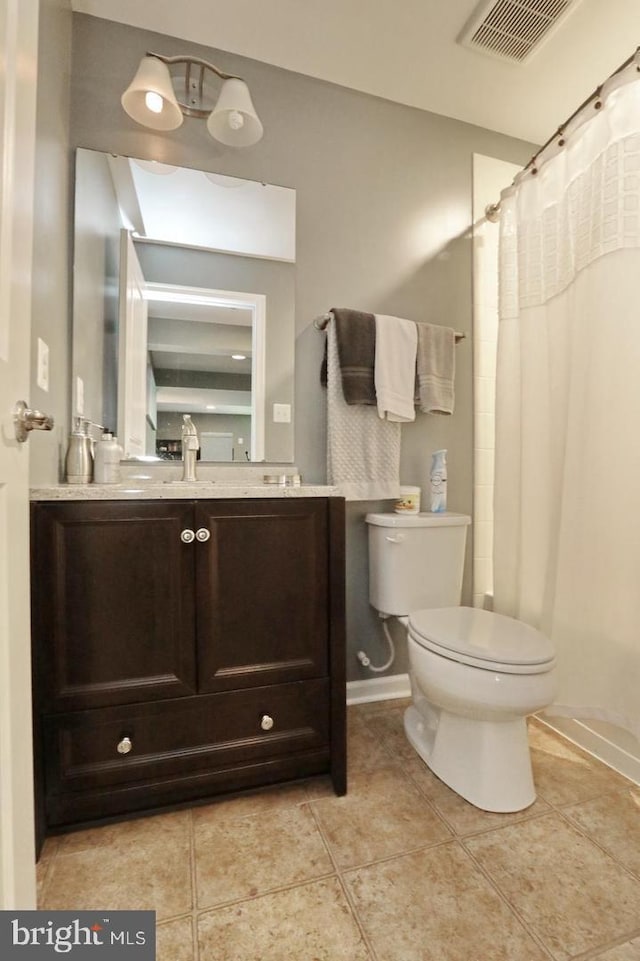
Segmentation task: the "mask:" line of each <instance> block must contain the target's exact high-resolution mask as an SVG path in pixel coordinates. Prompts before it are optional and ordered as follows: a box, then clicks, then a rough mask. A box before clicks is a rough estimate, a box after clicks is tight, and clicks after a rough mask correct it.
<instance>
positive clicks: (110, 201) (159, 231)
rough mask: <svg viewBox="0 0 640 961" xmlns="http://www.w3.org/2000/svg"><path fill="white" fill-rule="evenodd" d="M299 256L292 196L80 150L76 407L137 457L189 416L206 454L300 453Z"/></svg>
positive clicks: (173, 447)
mask: <svg viewBox="0 0 640 961" xmlns="http://www.w3.org/2000/svg"><path fill="white" fill-rule="evenodd" d="M294 259H295V191H293V190H290V189H288V188H283V187H270V186H267V185H264V184H259V183H253V182H250V181H242V180H236V179H235V178H231V177H227V176H222V175H218V174H212V173H206V174H205V173H203V172H200V171H194V170H185V169H181V168H175V167H167V166H166V165H162V164H156V163H150V162H148V161H136V160H130V159H128V158H123V157H114V156H111V155H105V154H100V153H96V152H94V151H89V150H83V149H80V150H78V151H77V157H76V211H75V250H74V325H73V385H72V394H73V410H74V413H82V414H83V416H85V417H87V418H89V419H90V420H92V421H94V422H96V423H100V424H103V425H105V426H107V427H109V428H111V429H114V426H115V428H116V429H117V432H118V437H119V440H120V443H121V444H122V445H123V447H124V450H125V457H126V458H145V459H148V458H151V459H156V458H158V459H161V460H171V459H179V458H180V456H181V450H180V427H181V424H182V414H183V413H190V414H192V417H193V421H194V423H195V424H196V427H197V429H198V432H199V434H200V440H201V452H200V453H201V458H202V459H203V460H215V461H229V460H233V461H241V462H245V461H247V460H252V461H262V460H267V461H279V462H291V461H293V425H292V423H291V418H290V419H289V421H288V422H287V421H285V422H282V421H281V420H279V421H278V422H277V423H274V420H273V405H274V404H279V405H284V410H285V411H287V410H289V411H291V409H292V402H293V351H294V301H293V296H294V270H295V268H294V264H293V261H294ZM279 410H280V411H282V410H283V408H282V407H280V408H279Z"/></svg>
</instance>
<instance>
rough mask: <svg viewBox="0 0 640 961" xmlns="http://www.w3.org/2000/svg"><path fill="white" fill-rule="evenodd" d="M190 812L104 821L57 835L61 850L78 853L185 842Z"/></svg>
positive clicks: (61, 851) (187, 835) (61, 852)
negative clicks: (114, 822) (101, 824)
mask: <svg viewBox="0 0 640 961" xmlns="http://www.w3.org/2000/svg"><path fill="white" fill-rule="evenodd" d="M190 817H191V815H190V812H189V811H176V812H174V813H172V814H158V815H156V816H155V817H146V818H134V819H133V820H130V821H121V822H120V823H118V824H105V825H103V826H102V827H98V828H89V829H87V830H85V831H74V832H73V833H72V834H63V835H60V837H59V838H58V853H59V854H79V853H80V852H81V851H87V852H95V851H97V850H106V849H108V848H112V849H115V848H125V849H127V848H129V847H131V845H132V844H136V845H138V844H152V845H153V844H156V843H162V844H171V843H178V844H182V843H184V842H185V841H186V840H187V839H188V837H189V830H190Z"/></svg>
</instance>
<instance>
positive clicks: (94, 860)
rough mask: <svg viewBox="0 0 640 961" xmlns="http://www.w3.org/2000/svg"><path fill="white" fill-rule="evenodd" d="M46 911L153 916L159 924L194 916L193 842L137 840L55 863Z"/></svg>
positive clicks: (44, 902) (61, 856)
mask: <svg viewBox="0 0 640 961" xmlns="http://www.w3.org/2000/svg"><path fill="white" fill-rule="evenodd" d="M41 906H42V908H44V909H46V910H48V911H56V910H57V911H62V910H71V911H82V910H87V911H88V910H100V909H102V910H104V909H105V908H111V909H112V910H121V911H123V910H131V911H134V910H149V911H151V910H153V911H156V913H157V920H158V921H161V920H164V919H166V918H171V917H175V916H177V915H181V914H186V913H187V912H188V911H190V910H191V907H192V897H191V861H190V849H189V841H188V838H185V839H184V841H182V842H177V841H175V840H170V839H167V840H165V841H162V840H160V841H155V842H148V841H147V842H144V841H139V842H138V841H135V840H132V841H131V843H130V844H129V846H128V847H125V846H124V845H122V844H117V845H113V846H111V847H109V846H105V847H98V848H96V849H95V850H93V851H87V850H84V851H80V852H78V853H77V854H59V855H58V857H56V858H54V859H53V860H52V861H51V866H50V868H49V876H48V878H47V883H46V887H45V890H44V897H43V900H42V905H41Z"/></svg>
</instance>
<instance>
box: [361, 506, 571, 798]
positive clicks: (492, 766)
mask: <svg viewBox="0 0 640 961" xmlns="http://www.w3.org/2000/svg"><path fill="white" fill-rule="evenodd" d="M470 520H471V518H470V517H469V516H468V515H466V514H455V513H450V512H444V513H442V514H431V513H425V514H416V515H413V516H412V517H410V516H401V515H398V514H367V516H366V522H367V524H368V525H369V601H370V603H371V604H372V606H373V607H374V608H376V610H378V611H379V612H380V614H381V615H382V616H383V617H389V616H394V617H397V618H399V620H400V621H401V622H402V623H403V624H404V625H405V626H406V627H407V633H408V652H409V675H410V679H411V693H412V704H411V706H410V707H409V708H408V709H407V711H406V713H405V731H406V735H407V738H408V739H409V742H410V743H411V744H412V745H413V747H414V748H415V750H416V751H417V753H418V754H419V756H420V757H421V758H422V760H423V761H424V762H425V763H426V764H427V765H428V766H429V768H430V769H431V770H432V771H433V772H434V774H436V775H437V776H438V777H439V778H440V779H441V780H442V781H444V782H445V784H447V785H448V786H449V787H451V788H452V789H453V790H454V791H456V792H457V793H458V794H459V795H461V797H463V798H465V799H466V800H467V801H469V802H470V803H471V804H474V805H475V806H476V807H478V808H482V809H483V810H485V811H496V812H508V811H520V810H522V809H523V808H526V807H528V806H529V805H530V804H532V803H533V802H534V801H535V796H536V795H535V789H534V784H533V776H532V772H531V758H530V754H529V745H528V740H527V723H526V717H527V715H528V714H533V713H535V712H536V711H539V710H541V709H542V708H544V707H546V706H547V705H548V704H550V703H551V702H552V700H553V698H554V693H555V653H554V648H553V645H552V643H551V641H550V640H549V639H548V638H547V637H545V636H544V635H543V634H541V633H540V632H539V631H536V630H534V628H532V627H530V626H529V625H527V624H523V623H521V622H520V621H517V620H514V619H513V618H511V617H506V616H504V615H502V614H494V613H493V612H490V611H484V610H480V609H478V608H471V607H460V606H459V604H460V596H461V588H462V572H463V564H464V552H465V541H466V528H467V526H468V524H469V523H470Z"/></svg>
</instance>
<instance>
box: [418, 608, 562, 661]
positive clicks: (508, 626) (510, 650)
mask: <svg viewBox="0 0 640 961" xmlns="http://www.w3.org/2000/svg"><path fill="white" fill-rule="evenodd" d="M409 636H410V637H411V638H412V639H413V640H414V641H415V642H416V643H417V644H419V645H420V646H421V647H424V648H426V649H427V650H430V651H433V652H434V653H435V654H439V655H440V656H441V657H445V658H447V659H448V660H450V661H458V662H460V663H461V664H469V665H471V666H472V667H477V668H480V669H481V670H484V671H497V672H499V673H503V674H544V673H545V672H547V671H549V670H551V668H552V667H553V665H554V664H555V651H554V648H553V644H552V643H551V641H550V640H549V638H548V637H545V635H544V634H541V633H540V631H537V630H536V629H535V628H533V627H530V626H529V625H528V624H523V623H522V621H517V620H515V619H514V618H512V617H506V616H505V615H504V614H494V613H493V612H491V611H483V610H481V609H480V608H475V607H441V608H434V609H428V610H423V611H415V612H414V613H413V614H410V615H409Z"/></svg>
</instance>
